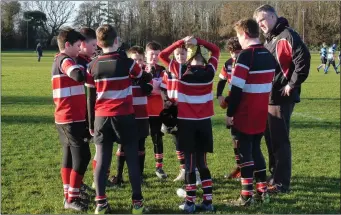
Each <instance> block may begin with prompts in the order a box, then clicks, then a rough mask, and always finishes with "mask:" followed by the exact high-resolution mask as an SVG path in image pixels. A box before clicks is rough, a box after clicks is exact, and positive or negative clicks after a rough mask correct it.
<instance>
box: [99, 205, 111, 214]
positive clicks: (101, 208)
mask: <svg viewBox="0 0 341 215" xmlns="http://www.w3.org/2000/svg"><path fill="white" fill-rule="evenodd" d="M110 211H111V208H110V205H109V203H108V202H106V203H104V204H101V205H100V204H98V205H97V206H96V209H95V214H109V213H110Z"/></svg>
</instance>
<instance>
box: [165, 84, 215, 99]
mask: <svg viewBox="0 0 341 215" xmlns="http://www.w3.org/2000/svg"><path fill="white" fill-rule="evenodd" d="M212 87H213V84H212V82H210V83H195V84H190V83H186V82H183V81H178V92H179V93H183V94H186V95H188V96H199V95H206V94H209V93H212ZM171 90H172V89H171Z"/></svg>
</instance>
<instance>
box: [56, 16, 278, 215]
mask: <svg viewBox="0 0 341 215" xmlns="http://www.w3.org/2000/svg"><path fill="white" fill-rule="evenodd" d="M234 29H235V31H236V33H237V37H234V38H231V39H229V40H228V43H227V44H228V45H227V47H228V51H230V53H231V59H229V60H227V61H226V63H225V64H224V67H223V69H222V71H221V73H220V75H219V77H220V80H219V83H218V86H217V99H218V101H219V104H220V106H221V107H222V108H224V109H226V108H227V107H228V108H227V113H226V114H227V120H228V122H227V124H228V125H229V126H231V134H232V137H233V148H234V153H235V159H236V166H237V167H236V170H235V171H234V172H233V174H230V175H229V176H227V177H228V178H232V177H240V178H241V184H242V189H241V195H240V197H239V198H238V199H237V200H235V201H233V202H231V204H233V205H237V206H246V205H250V204H251V203H253V202H254V201H259V202H263V203H267V202H269V196H268V194H267V184H266V171H265V169H266V167H265V161H264V157H263V155H262V152H261V150H260V140H261V138H262V133H263V132H264V130H265V125H266V120H267V110H268V109H267V108H268V97H269V93H270V91H271V87H270V88H269V87H268V86H269V85H270V86H271V82H272V80H273V77H274V71H275V67H276V62H275V59H274V57H273V56H272V54H271V53H270V52H269V51H268V50H267V49H265V48H264V46H263V45H262V44H261V42H260V40H259V28H258V24H257V23H256V22H255V21H254V20H252V19H242V20H240V21H239V22H237V23H236V24H235V26H234ZM57 41H58V47H59V51H60V52H59V53H58V54H57V55H56V56H55V59H54V63H53V67H52V87H53V99H54V103H55V106H56V108H55V123H56V128H57V131H58V133H59V138H60V142H61V143H62V147H63V158H62V168H61V177H62V182H63V189H64V208H65V209H73V210H77V211H86V210H87V209H88V204H89V194H88V193H89V192H91V188H90V187H89V186H87V185H85V184H84V183H83V177H84V174H85V172H86V169H87V166H88V164H89V162H90V160H91V153H90V147H89V142H90V140H91V139H93V141H94V143H95V147H96V153H95V155H94V158H93V162H92V164H93V165H92V166H93V176H94V183H93V188H95V193H96V194H95V195H96V196H95V201H96V210H95V214H103V213H109V212H110V207H109V204H108V201H107V196H106V186H112V185H120V184H122V183H123V178H122V173H123V167H124V163H125V162H126V163H127V166H128V173H129V180H130V184H131V187H132V205H133V207H132V213H133V214H142V213H145V212H146V208H145V206H144V202H143V196H142V192H141V183H143V177H142V176H143V171H144V165H145V156H146V154H145V142H146V138H147V137H148V135H150V136H151V139H152V142H153V145H154V157H155V174H156V175H157V177H159V178H161V179H165V178H167V177H168V176H167V174H166V173H165V171H164V170H163V135H164V133H168V134H171V135H172V137H173V140H174V143H175V146H176V155H177V158H178V160H179V163H180V173H179V175H178V177H177V178H176V179H175V181H177V180H184V182H185V192H186V195H185V196H184V198H185V201H184V203H183V204H181V205H180V206H179V208H180V209H181V210H183V211H184V212H187V213H193V212H195V211H199V210H201V211H211V212H212V211H214V207H213V204H212V177H211V172H210V170H209V168H208V165H207V159H206V154H207V153H212V152H213V134H212V123H211V117H212V116H213V115H214V111H213V97H214V96H213V93H212V91H213V79H214V76H215V74H216V70H217V67H218V62H219V56H220V50H219V48H218V47H217V46H216V45H215V44H213V43H210V42H208V41H205V40H203V39H200V38H196V37H193V36H187V37H185V38H183V39H181V40H178V41H176V42H174V43H173V44H171V45H170V46H169V47H167V48H165V49H163V50H162V48H161V45H160V44H158V43H157V42H150V43H148V44H147V45H146V47H145V50H143V48H142V47H140V46H133V47H131V48H130V49H129V50H128V51H127V52H125V50H124V49H123V48H122V46H121V44H120V41H119V37H118V35H117V33H116V30H115V29H114V28H113V27H112V26H111V25H108V24H105V25H102V26H100V27H99V28H98V29H97V30H96V31H94V30H93V29H90V28H82V29H80V31H76V30H74V29H72V28H65V29H62V30H61V31H60V33H59V35H58V37H57ZM97 45H98V46H99V47H100V48H101V49H102V53H101V54H99V55H98V56H96V57H94V58H92V56H93V54H94V53H95V51H96V47H97ZM159 59H160V61H161V63H162V65H164V66H165V67H164V66H162V65H160V64H159ZM226 82H228V84H229V87H230V91H229V96H227V97H225V96H223V90H224V87H225V85H226ZM257 86H258V87H257ZM263 86H266V87H263ZM245 134H247V135H245ZM243 139H248V140H250V141H248V144H238V141H242V140H243ZM114 142H116V143H118V144H119V147H118V150H117V152H116V156H117V172H116V175H115V176H112V177H109V173H110V171H109V170H110V164H111V160H112V155H113V143H114ZM240 155H242V156H240ZM238 174H239V176H236V175H238ZM253 178H255V180H256V189H255V192H254V189H253ZM200 184H201V188H202V190H203V196H202V199H203V200H202V203H201V204H198V205H196V204H195V202H196V190H197V186H199V185H200Z"/></svg>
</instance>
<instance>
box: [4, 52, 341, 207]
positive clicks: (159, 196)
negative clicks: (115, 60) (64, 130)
mask: <svg viewBox="0 0 341 215" xmlns="http://www.w3.org/2000/svg"><path fill="white" fill-rule="evenodd" d="M227 57H228V55H227V54H223V55H222V57H221V59H220V66H219V71H220V69H221V66H222V65H223V62H225V61H226V60H227ZM1 58H2V64H1V65H2V74H1V79H2V85H1V91H2V96H1V106H2V108H1V122H2V123H1V130H2V133H1V143H2V144H1V213H2V214H7V213H10V214H18V213H20V214H42V213H44V214H65V213H73V211H65V210H64V209H63V205H62V201H63V190H62V182H61V179H60V173H59V172H60V162H61V154H62V153H61V145H60V143H59V140H58V136H57V132H56V129H55V126H54V118H53V112H54V104H53V100H52V91H51V72H50V70H51V65H52V61H53V53H45V55H44V57H43V58H42V62H40V63H38V62H37V60H36V57H35V54H34V53H33V52H11V53H9V52H4V53H2V54H1ZM319 63H320V60H319V57H318V56H317V55H316V54H314V55H313V58H312V65H311V73H310V76H309V78H308V79H307V80H306V82H305V83H304V84H303V89H302V99H301V103H299V104H298V105H297V106H296V107H295V111H294V113H293V117H292V124H291V142H292V153H293V157H292V160H293V177H292V192H291V193H290V194H288V195H282V196H276V197H273V198H272V203H271V204H270V205H268V206H264V207H261V206H252V207H250V208H235V207H227V206H225V204H224V201H223V200H225V199H233V198H236V197H237V196H238V193H239V189H240V184H239V182H236V181H225V180H224V179H223V175H224V173H226V172H227V171H229V170H230V169H231V168H232V167H233V166H234V164H235V163H234V156H233V150H232V146H231V145H232V144H231V137H230V135H229V131H228V130H226V129H225V121H224V119H225V118H224V115H225V114H224V111H223V110H221V109H220V108H219V106H218V103H217V101H216V100H215V116H214V117H213V134H214V141H215V142H214V150H215V153H213V154H209V155H208V163H209V167H210V169H211V173H212V177H213V182H214V190H213V192H214V193H213V194H214V196H213V198H214V204H215V206H216V208H217V213H219V214H222V213H224V214H226V213H228V214H232V213H238V214H250V213H251V214H256V213H257V214H258V213H267V214H269V213H276V214H277V213H280V214H284V213H285V214H286V213H295V214H301V213H333V214H336V213H340V76H339V75H336V74H335V72H333V71H332V70H331V71H330V72H329V74H327V75H324V74H323V73H322V72H319V73H318V72H317V71H316V66H317V65H318V64H319ZM216 80H218V74H217V75H216ZM164 139H165V150H164V151H165V158H164V163H165V167H164V169H165V171H166V172H167V173H168V175H169V179H168V180H166V181H160V180H158V179H157V178H156V176H155V174H154V158H153V153H152V151H153V150H152V142H151V139H150V138H148V139H147V142H146V146H147V156H146V169H145V174H146V175H147V179H146V182H147V183H146V185H143V187H142V189H143V194H144V198H145V204H146V206H147V207H148V208H150V210H151V213H167V214H174V213H181V211H179V210H178V204H179V203H181V201H182V200H181V199H179V198H178V197H177V196H176V194H175V191H176V189H177V188H179V187H180V186H181V185H182V183H180V182H178V183H174V182H172V179H173V178H175V177H176V175H177V174H178V162H177V160H176V155H175V147H174V145H173V144H172V142H171V137H170V136H166V137H165V138H164ZM262 146H263V153H264V155H265V157H267V150H266V147H265V143H264V142H263V144H262ZM115 150H116V146H115ZM91 151H92V153H94V146H93V144H92V145H91ZM115 166H116V160H115V159H114V160H113V162H112V168H111V169H112V173H114V172H115ZM91 169H92V168H91V165H89V168H88V170H89V171H88V172H87V173H86V176H85V182H86V183H88V184H91V183H92V172H91V171H92V170H91ZM127 177H128V176H127V170H126V169H125V173H124V178H125V180H126V181H127ZM198 193H199V196H201V194H202V191H201V190H200V189H199V192H198ZM107 195H108V197H109V202H110V204H111V206H112V208H113V210H114V212H115V213H131V209H130V207H131V206H130V205H131V204H130V202H131V200H130V186H128V185H127V184H126V185H125V187H123V188H119V189H116V190H109V191H108V192H107ZM197 201H198V202H199V201H201V197H200V198H198V199H197ZM94 209H95V208H94V205H91V206H90V209H89V211H88V213H93V212H94Z"/></svg>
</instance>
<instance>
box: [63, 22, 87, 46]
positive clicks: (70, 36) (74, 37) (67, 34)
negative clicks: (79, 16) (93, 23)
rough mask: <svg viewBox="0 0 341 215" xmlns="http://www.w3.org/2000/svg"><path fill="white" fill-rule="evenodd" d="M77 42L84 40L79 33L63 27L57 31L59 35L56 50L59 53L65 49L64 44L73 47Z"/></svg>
mask: <svg viewBox="0 0 341 215" xmlns="http://www.w3.org/2000/svg"><path fill="white" fill-rule="evenodd" d="M79 40H80V41H83V40H85V38H84V36H83V35H82V34H81V33H79V32H78V31H76V30H75V29H73V28H71V27H65V28H63V29H60V30H59V34H58V36H57V43H58V48H59V50H60V51H62V50H64V49H65V43H66V42H69V43H70V44H71V45H73V44H74V43H75V42H77V41H79Z"/></svg>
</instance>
